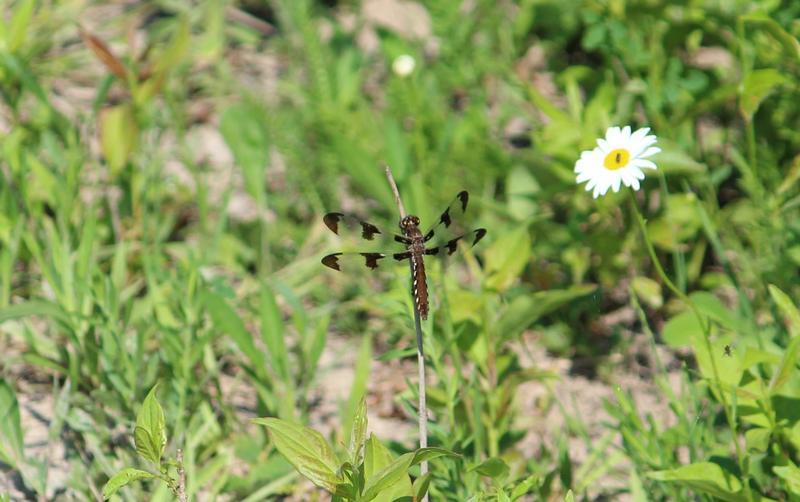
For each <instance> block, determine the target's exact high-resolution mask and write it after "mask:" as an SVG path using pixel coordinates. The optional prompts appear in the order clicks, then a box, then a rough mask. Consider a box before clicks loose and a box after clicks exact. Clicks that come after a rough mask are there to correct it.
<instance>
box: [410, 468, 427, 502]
mask: <svg viewBox="0 0 800 502" xmlns="http://www.w3.org/2000/svg"><path fill="white" fill-rule="evenodd" d="M430 484H431V473H430V472H426V473H425V474H423V475H422V476H420V477H418V478H417V479H415V480H414V484H413V485H412V488H411V492H412V493H413V494H414V500H422V498H423V497H424V496H425V494H427V493H428V487H429V486H430Z"/></svg>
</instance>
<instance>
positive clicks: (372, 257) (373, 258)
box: [359, 253, 386, 270]
mask: <svg viewBox="0 0 800 502" xmlns="http://www.w3.org/2000/svg"><path fill="white" fill-rule="evenodd" d="M359 254H360V255H361V256H363V257H364V259H365V263H366V265H367V267H369V268H371V269H372V270H375V269H376V268H378V260H380V259H381V258H386V255H385V254H383V253H359Z"/></svg>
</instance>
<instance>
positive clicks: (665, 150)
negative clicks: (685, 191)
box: [654, 138, 708, 195]
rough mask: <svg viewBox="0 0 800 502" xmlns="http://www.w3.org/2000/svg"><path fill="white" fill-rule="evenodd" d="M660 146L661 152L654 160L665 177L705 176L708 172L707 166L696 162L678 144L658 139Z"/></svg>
mask: <svg viewBox="0 0 800 502" xmlns="http://www.w3.org/2000/svg"><path fill="white" fill-rule="evenodd" d="M658 146H659V147H660V148H661V151H660V152H659V153H658V154H657V156H655V157H654V159H655V162H656V164H657V165H658V170H659V171H663V172H664V174H665V175H668V176H670V175H692V174H703V173H705V172H707V171H708V166H707V165H705V164H703V163H701V162H698V161H696V160H695V159H694V158H693V157H692V156H691V155H689V154H688V153H686V150H685V148H683V147H682V146H681V145H679V144H678V143H675V142H672V141H670V140H668V139H666V138H658ZM676 195H677V194H676Z"/></svg>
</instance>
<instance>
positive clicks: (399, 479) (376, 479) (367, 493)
mask: <svg viewBox="0 0 800 502" xmlns="http://www.w3.org/2000/svg"><path fill="white" fill-rule="evenodd" d="M413 461H414V453H406V454H404V455H400V456H399V457H397V458H396V459H395V460H394V461H392V463H390V464H389V465H387V466H386V467H384V468H383V469H381V470H380V471H378V472H377V473H375V474H374V475H373V476H372V477H371V478H368V479H367V482H366V485H364V494H363V495H362V496H361V497H360V498H359V499H358V500H359V502H369V501H370V500H373V499H374V498H375V497H377V496H378V495H379V494H381V492H385V491H391V492H392V493H394V491H395V490H397V489H398V488H401V487H402V488H403V489H404V490H406V489H407V493H404V494H403V495H401V496H404V495H407V496H411V480H410V479H409V477H408V469H409V468H410V467H411V463H412V462H413Z"/></svg>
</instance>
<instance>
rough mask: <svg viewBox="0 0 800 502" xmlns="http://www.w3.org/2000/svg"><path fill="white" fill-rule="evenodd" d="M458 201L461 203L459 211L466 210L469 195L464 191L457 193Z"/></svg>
mask: <svg viewBox="0 0 800 502" xmlns="http://www.w3.org/2000/svg"><path fill="white" fill-rule="evenodd" d="M457 197H458V199H459V200H460V201H461V211H466V210H467V202H468V201H469V193H467V191H466V190H462V191H460V192H458V195H457Z"/></svg>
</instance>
